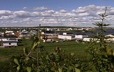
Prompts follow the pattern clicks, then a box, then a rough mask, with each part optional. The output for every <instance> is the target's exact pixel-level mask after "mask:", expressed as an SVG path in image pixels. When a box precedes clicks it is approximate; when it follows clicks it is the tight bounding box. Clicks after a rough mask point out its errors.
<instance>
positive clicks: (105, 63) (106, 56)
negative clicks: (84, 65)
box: [88, 7, 114, 72]
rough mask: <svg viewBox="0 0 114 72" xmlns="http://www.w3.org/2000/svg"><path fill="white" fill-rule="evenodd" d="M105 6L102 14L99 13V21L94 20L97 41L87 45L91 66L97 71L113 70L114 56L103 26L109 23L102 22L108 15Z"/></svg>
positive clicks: (107, 71)
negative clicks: (96, 28) (96, 29)
mask: <svg viewBox="0 0 114 72" xmlns="http://www.w3.org/2000/svg"><path fill="white" fill-rule="evenodd" d="M106 11H107V7H106V8H105V12H104V13H103V14H99V16H100V17H101V22H96V23H95V25H96V26H98V32H97V36H95V37H96V38H97V41H98V42H99V43H97V41H93V42H92V43H90V45H89V47H88V53H89V54H90V55H91V61H92V63H93V66H94V67H95V69H96V70H97V71H98V72H113V69H114V62H113V61H112V59H113V58H114V55H113V50H112V49H111V48H109V45H108V44H109V43H107V41H106V40H107V37H105V28H106V26H108V25H109V24H106V23H104V20H105V18H106V17H107V16H108V15H107V14H106Z"/></svg>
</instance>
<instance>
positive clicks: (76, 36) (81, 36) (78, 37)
mask: <svg viewBox="0 0 114 72" xmlns="http://www.w3.org/2000/svg"><path fill="white" fill-rule="evenodd" d="M75 38H76V39H83V35H75Z"/></svg>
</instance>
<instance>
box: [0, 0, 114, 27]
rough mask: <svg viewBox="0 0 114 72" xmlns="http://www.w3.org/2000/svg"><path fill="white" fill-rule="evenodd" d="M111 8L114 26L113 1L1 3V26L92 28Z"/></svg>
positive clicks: (23, 0) (2, 0)
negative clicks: (106, 10) (106, 8)
mask: <svg viewBox="0 0 114 72" xmlns="http://www.w3.org/2000/svg"><path fill="white" fill-rule="evenodd" d="M105 7H108V12H107V13H108V14H109V16H108V17H107V21H106V22H107V23H110V24H111V26H113V27H114V24H113V23H114V0H0V27H2V26H38V25H39V24H41V25H45V26H84V27H85V26H86V27H88V26H93V24H92V23H94V22H97V21H100V19H99V16H98V14H101V13H103V12H104V9H105Z"/></svg>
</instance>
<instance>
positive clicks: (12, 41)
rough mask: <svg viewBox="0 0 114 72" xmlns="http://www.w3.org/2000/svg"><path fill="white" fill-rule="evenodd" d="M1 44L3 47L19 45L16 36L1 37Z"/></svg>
mask: <svg viewBox="0 0 114 72" xmlns="http://www.w3.org/2000/svg"><path fill="white" fill-rule="evenodd" d="M0 46H2V47H12V46H14V47H15V46H18V39H16V38H1V39H0Z"/></svg>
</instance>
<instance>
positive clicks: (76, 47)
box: [0, 40, 114, 67]
mask: <svg viewBox="0 0 114 72" xmlns="http://www.w3.org/2000/svg"><path fill="white" fill-rule="evenodd" d="M23 44H24V46H19V47H11V48H0V67H1V66H2V65H3V64H4V63H6V62H8V61H9V59H10V58H11V57H12V56H16V55H19V54H22V53H23V48H24V47H26V48H28V49H30V47H31V44H32V41H30V40H23ZM41 45H42V46H44V49H45V50H46V51H47V52H49V53H51V52H53V51H54V49H55V48H56V47H60V48H61V49H62V50H63V51H64V52H66V53H75V55H76V56H78V57H83V58H86V56H87V55H88V54H87V53H86V49H87V47H88V45H89V44H88V43H85V44H84V43H76V42H75V41H67V42H58V43H42V44H41ZM110 47H111V48H113V47H114V44H111V46H110ZM113 49H114V48H113Z"/></svg>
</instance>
